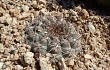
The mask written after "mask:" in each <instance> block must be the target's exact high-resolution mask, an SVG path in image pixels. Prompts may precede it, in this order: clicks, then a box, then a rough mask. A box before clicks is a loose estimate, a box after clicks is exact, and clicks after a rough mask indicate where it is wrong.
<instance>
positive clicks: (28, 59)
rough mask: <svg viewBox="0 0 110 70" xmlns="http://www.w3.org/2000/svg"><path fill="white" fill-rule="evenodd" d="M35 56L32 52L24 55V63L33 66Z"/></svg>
mask: <svg viewBox="0 0 110 70" xmlns="http://www.w3.org/2000/svg"><path fill="white" fill-rule="evenodd" d="M33 56H34V54H33V53H32V52H26V53H25V54H24V61H25V62H26V63H27V64H31V63H32V62H33Z"/></svg>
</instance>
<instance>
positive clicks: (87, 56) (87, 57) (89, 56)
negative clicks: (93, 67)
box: [84, 54, 92, 59]
mask: <svg viewBox="0 0 110 70" xmlns="http://www.w3.org/2000/svg"><path fill="white" fill-rule="evenodd" d="M84 58H86V59H92V56H91V55H89V54H85V55H84Z"/></svg>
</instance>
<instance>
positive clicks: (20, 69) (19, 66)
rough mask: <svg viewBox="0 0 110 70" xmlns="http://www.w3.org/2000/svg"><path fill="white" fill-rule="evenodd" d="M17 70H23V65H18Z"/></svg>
mask: <svg viewBox="0 0 110 70" xmlns="http://www.w3.org/2000/svg"><path fill="white" fill-rule="evenodd" d="M15 69H16V70H23V67H22V66H21V65H16V68H15Z"/></svg>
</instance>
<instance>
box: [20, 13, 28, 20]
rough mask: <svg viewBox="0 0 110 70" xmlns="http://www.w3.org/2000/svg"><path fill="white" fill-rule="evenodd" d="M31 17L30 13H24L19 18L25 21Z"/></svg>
mask: <svg viewBox="0 0 110 70" xmlns="http://www.w3.org/2000/svg"><path fill="white" fill-rule="evenodd" d="M29 16H30V13H27V12H23V13H21V14H20V15H19V16H18V18H19V19H25V18H27V17H29Z"/></svg>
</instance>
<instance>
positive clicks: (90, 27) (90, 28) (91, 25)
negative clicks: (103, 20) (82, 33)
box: [88, 22, 95, 33]
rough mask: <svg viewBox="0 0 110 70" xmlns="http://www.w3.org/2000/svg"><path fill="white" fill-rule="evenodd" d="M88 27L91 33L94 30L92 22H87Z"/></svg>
mask: <svg viewBox="0 0 110 70" xmlns="http://www.w3.org/2000/svg"><path fill="white" fill-rule="evenodd" d="M88 28H89V31H90V32H91V33H94V32H95V27H94V25H93V23H91V22H89V23H88Z"/></svg>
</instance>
